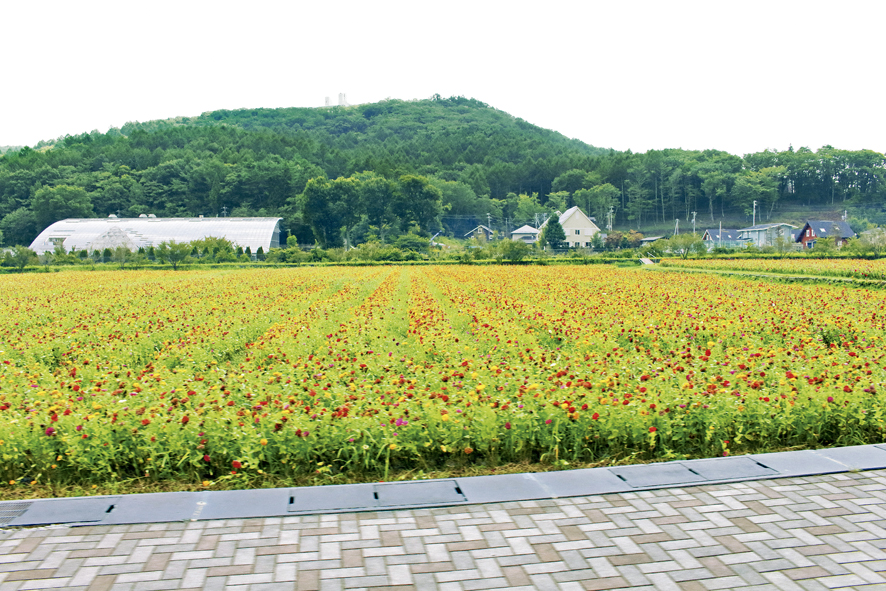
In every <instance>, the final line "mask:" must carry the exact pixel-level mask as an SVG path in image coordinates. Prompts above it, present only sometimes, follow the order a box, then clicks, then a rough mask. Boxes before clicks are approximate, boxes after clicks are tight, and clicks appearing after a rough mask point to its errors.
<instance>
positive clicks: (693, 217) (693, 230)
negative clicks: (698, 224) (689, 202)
mask: <svg viewBox="0 0 886 591" xmlns="http://www.w3.org/2000/svg"><path fill="white" fill-rule="evenodd" d="M692 233H693V234H695V212H694V211H693V212H692Z"/></svg>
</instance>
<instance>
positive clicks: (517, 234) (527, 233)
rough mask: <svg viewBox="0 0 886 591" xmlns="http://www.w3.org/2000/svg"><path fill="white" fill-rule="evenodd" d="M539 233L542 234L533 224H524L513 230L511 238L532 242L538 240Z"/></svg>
mask: <svg viewBox="0 0 886 591" xmlns="http://www.w3.org/2000/svg"><path fill="white" fill-rule="evenodd" d="M539 234H541V231H540V230H536V229H535V228H533V227H532V226H522V227H520V228H517V229H516V230H514V231H513V232H511V240H516V241H517V242H525V243H526V244H532V243H533V242H537V241H538V235H539Z"/></svg>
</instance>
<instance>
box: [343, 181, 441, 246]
mask: <svg viewBox="0 0 886 591" xmlns="http://www.w3.org/2000/svg"><path fill="white" fill-rule="evenodd" d="M357 178H358V179H359V180H360V186H359V189H358V191H359V200H360V204H361V209H362V210H363V211H364V212H365V213H366V219H367V220H368V221H369V223H370V224H371V225H373V226H375V227H376V228H378V234H379V238H380V239H381V241H382V242H384V241H385V236H386V234H387V232H388V230H389V229H390V228H391V226H392V225H393V224H394V222H395V220H396V219H397V215H396V212H395V205H396V186H395V185H394V183H392V182H391V181H389V180H388V179H386V178H384V177H382V176H379V175H377V174H375V173H372V172H363V173H360V174H358V175H357ZM453 184H455V183H453Z"/></svg>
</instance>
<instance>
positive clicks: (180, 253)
mask: <svg viewBox="0 0 886 591" xmlns="http://www.w3.org/2000/svg"><path fill="white" fill-rule="evenodd" d="M154 252H155V253H156V255H157V258H158V259H159V260H161V261H163V262H164V263H169V264H170V265H172V270H173V271H175V270H176V269H178V266H179V265H180V264H181V263H182V262H184V261H185V259H187V258H188V255H189V254H190V253H191V245H190V244H188V243H187V242H176V241H175V240H169V241H166V240H164V241H163V242H161V243H160V244H159V245H158V246H157V248H155V249H154Z"/></svg>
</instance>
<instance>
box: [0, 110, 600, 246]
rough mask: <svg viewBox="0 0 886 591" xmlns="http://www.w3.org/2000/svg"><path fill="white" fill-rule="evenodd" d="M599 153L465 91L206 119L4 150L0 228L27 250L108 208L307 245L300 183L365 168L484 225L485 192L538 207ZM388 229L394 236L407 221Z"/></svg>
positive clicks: (488, 197)
mask: <svg viewBox="0 0 886 591" xmlns="http://www.w3.org/2000/svg"><path fill="white" fill-rule="evenodd" d="M609 152H610V151H608V150H604V149H601V148H595V147H593V146H589V145H587V144H585V143H583V142H580V141H578V140H573V139H569V138H567V137H565V136H563V135H562V134H559V133H557V132H554V131H550V130H547V129H542V128H540V127H538V126H536V125H532V124H530V123H527V122H526V121H523V120H522V119H519V118H516V117H513V116H511V115H509V114H507V113H504V112H502V111H499V110H497V109H494V108H492V107H490V106H488V105H486V104H484V103H482V102H480V101H477V100H474V99H467V98H464V97H452V98H449V99H443V98H440V97H434V98H432V99H429V100H421V101H401V100H386V101H382V102H380V103H374V104H367V105H356V106H349V107H338V106H336V107H324V108H313V109H308V108H289V109H244V110H236V111H213V112H208V113H204V114H203V115H200V116H197V117H179V118H176V119H170V120H161V121H150V122H143V123H137V122H136V123H128V124H126V125H124V126H123V127H122V128H121V129H111V130H110V131H108V132H107V133H104V134H102V133H97V132H94V133H91V134H90V133H84V134H81V135H77V136H67V137H65V138H60V139H59V140H57V141H55V142H41V143H40V144H38V145H37V146H36V147H35V148H33V149H32V148H23V149H21V150H18V151H11V152H8V153H6V154H4V155H3V156H0V233H2V240H3V243H4V244H7V245H10V244H28V243H29V242H30V241H31V240H32V239H33V238H34V236H36V234H37V233H39V231H40V230H42V229H43V228H44V227H46V226H47V225H48V224H50V223H52V222H53V221H55V220H57V219H63V218H65V217H74V216H81V217H90V216H107V215H109V214H112V213H113V214H117V215H121V216H138V215H139V214H142V213H153V214H155V215H158V216H192V215H206V216H215V215H280V216H282V217H284V218H286V221H287V224H288V225H289V227H290V228H291V229H293V230H294V231H297V232H300V235H299V239H300V240H304V241H312V240H313V239H312V236H311V234H312V232H311V231H310V229H308V228H307V226H305V224H303V223H302V222H301V220H302V219H303V217H304V216H303V213H304V212H303V211H302V208H301V207H300V204H299V199H298V197H299V196H300V195H301V194H302V193H303V191H304V188H305V186H306V184H307V182H308V180H310V179H312V178H316V177H326V178H330V179H335V178H339V177H350V176H352V175H354V174H357V173H362V172H364V171H371V172H373V173H374V174H376V175H378V176H381V177H383V178H386V179H389V180H391V181H392V182H395V181H397V179H399V178H400V177H401V176H403V175H416V176H418V177H420V178H422V179H424V180H425V181H428V180H429V179H433V180H434V182H436V183H448V185H445V187H448V190H447V194H448V195H449V198H450V199H458V200H460V201H459V203H458V204H453V203H441V206H442V207H443V209H442V210H441V212H442V211H443V210H445V211H446V213H448V214H449V215H450V216H463V217H464V216H470V215H473V214H477V215H482V216H484V218H485V217H486V214H487V213H489V212H490V211H492V213H493V214H496V215H499V214H500V213H501V211H500V210H501V208H500V207H498V208H496V207H495V204H494V203H493V202H492V199H493V198H499V199H503V198H504V197H505V196H506V195H508V194H509V193H515V194H520V193H525V194H532V193H536V194H538V195H540V196H541V199H542V200H543V199H544V196H545V195H547V194H548V193H549V192H550V191H551V187H552V184H553V182H554V179H555V178H556V177H557V176H558V175H559V174H560V173H562V172H564V171H566V170H570V169H573V168H577V167H584V168H586V167H588V166H590V161H591V160H592V159H593V158H594V157H595V156H597V155H600V154H605V153H609ZM445 187H444V188H445ZM490 208H491V209H490ZM394 217H397V216H394ZM438 217H439V216H438ZM465 219H467V218H465ZM395 221H397V222H402V223H399V224H398V223H395V224H394V226H396V227H393V228H392V231H393V232H394V234H396V232H397V231H398V230H399V229H400V228H401V227H403V228H405V227H407V226H408V224H409V221H408V220H406V219H399V220H395ZM439 222H440V220H438V223H439ZM465 223H469V222H465Z"/></svg>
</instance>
